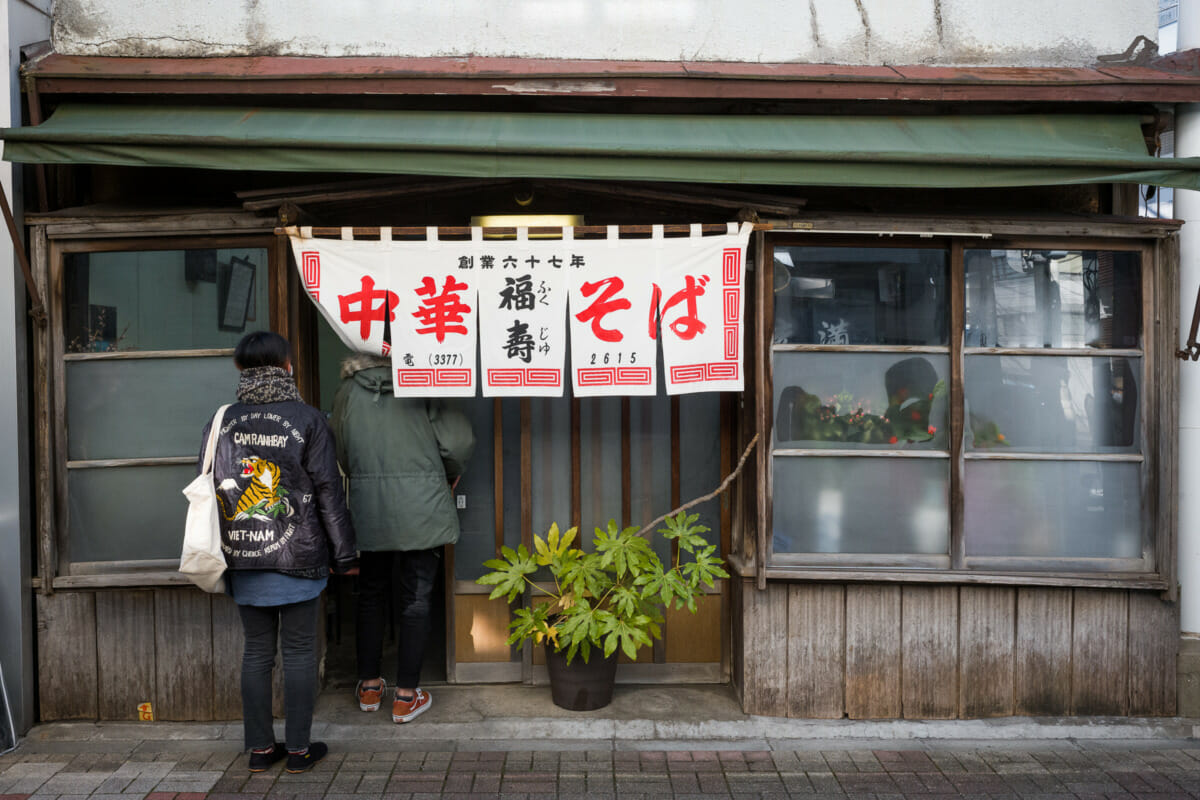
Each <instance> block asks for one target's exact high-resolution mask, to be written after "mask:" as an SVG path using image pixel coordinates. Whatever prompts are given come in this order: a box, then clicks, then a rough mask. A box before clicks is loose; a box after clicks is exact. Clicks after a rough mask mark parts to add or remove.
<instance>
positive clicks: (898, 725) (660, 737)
mask: <svg viewBox="0 0 1200 800" xmlns="http://www.w3.org/2000/svg"><path fill="white" fill-rule="evenodd" d="M379 719H380V721H381V722H382V721H383V719H382V718H379ZM313 736H314V738H318V739H324V740H329V741H339V742H379V743H385V742H387V743H409V744H413V743H417V744H420V743H429V742H467V741H480V742H491V743H502V742H507V743H509V744H510V745H511V748H512V749H521V747H522V744H523V743H533V742H560V743H562V742H595V741H606V740H614V741H627V742H662V743H670V742H692V743H703V742H739V741H747V740H755V741H759V742H763V741H775V740H790V741H796V742H804V741H817V740H819V741H829V742H842V741H851V740H876V741H881V740H882V741H888V740H894V741H899V740H918V741H938V740H945V741H964V740H971V741H978V742H1000V741H1006V742H1023V741H1030V740H1042V741H1052V740H1058V741H1062V740H1072V741H1095V742H1102V741H1116V740H1121V741H1144V742H1152V741H1155V740H1172V741H1179V740H1188V739H1193V740H1194V739H1200V720H1196V719H1188V718H1181V717H1176V718H1129V717H1121V718H1109V717H1084V718H1039V717H1006V718H1001V719H987V720H870V721H866V720H800V719H780V718H775V717H748V718H746V719H744V720H711V721H692V722H688V721H670V720H646V719H624V720H617V719H603V718H601V719H561V718H539V717H529V718H520V719H488V720H477V721H471V722H433V721H427V722H422V723H419V724H413V725H391V724H390V723H389V724H378V723H377V722H376V720H375V719H372V720H370V721H365V722H363V723H361V724H345V723H340V722H336V723H335V722H320V721H317V722H314V724H313ZM241 737H242V726H241V723H240V722H223V723H205V722H190V723H189V722H99V723H97V722H58V723H48V724H44V725H39V726H37V727H35V728H34V729H33V730H31V731H30V732H29V734H28V735H27V736H26V737H25V738H26V740H27V741H30V742H93V743H112V744H116V743H139V742H158V743H166V742H187V741H191V742H205V741H208V742H230V743H234V744H240V742H241Z"/></svg>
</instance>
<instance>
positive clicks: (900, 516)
mask: <svg viewBox="0 0 1200 800" xmlns="http://www.w3.org/2000/svg"><path fill="white" fill-rule="evenodd" d="M951 252H952V250H951V247H950V245H949V244H947V245H945V246H940V247H933V246H928V245H925V246H918V247H911V248H904V247H869V246H861V245H858V246H827V245H823V244H818V245H814V246H805V245H790V246H777V247H775V248H773V251H772V254H773V272H772V275H771V279H772V290H773V294H772V297H773V308H772V309H771V310H772V311H773V318H774V323H773V325H774V327H773V333H772V346H771V349H772V354H771V355H772V358H771V387H772V396H771V398H770V403H771V417H772V430H771V434H772V437H771V445H772V459H771V469H772V492H773V503H772V537H771V542H770V544H771V553H772V558H773V559H775V563H776V564H779V565H801V566H802V565H804V564H810V565H817V566H830V565H832V566H838V565H845V564H854V565H859V566H872V565H877V566H892V567H894V566H906V567H908V568H912V569H945V568H951V569H961V570H1009V571H1011V570H1021V571H1027V570H1052V571H1060V572H1098V571H1099V572H1103V571H1113V572H1120V571H1125V572H1134V571H1149V570H1151V569H1153V567H1154V564H1153V561H1152V559H1151V558H1150V555H1149V554H1150V553H1151V552H1152V547H1150V545H1149V542H1150V538H1151V536H1150V532H1148V531H1146V530H1145V522H1144V520H1145V518H1146V517H1145V510H1146V509H1145V503H1146V501H1145V499H1144V498H1143V496H1142V492H1143V486H1144V484H1145V478H1146V470H1145V452H1144V442H1143V437H1144V430H1145V422H1144V415H1145V406H1146V394H1147V392H1146V385H1145V378H1144V372H1145V369H1146V358H1145V354H1144V352H1143V350H1142V346H1143V340H1144V333H1143V324H1144V321H1143V318H1142V317H1143V314H1142V302H1143V297H1142V280H1143V264H1142V262H1141V253H1140V251H1137V250H1132V249H1131V250H1119V249H1113V250H1084V249H1070V248H1063V249H1045V248H1043V249H1035V248H1030V249H1020V248H1001V249H987V248H983V247H977V246H972V247H967V248H963V250H962V251H960V252H961V253H962V257H961V262H960V266H952V258H951ZM951 269H956V270H961V272H959V273H957V275H958V277H957V278H956V277H955V276H954V275H952V274H951ZM952 286H959V287H961V291H962V293H963V295H962V300H963V312H964V313H963V322H962V327H961V329H960V330H952V329H951V319H952V306H953V303H952V298H951V291H952V290H951V287H952ZM955 340H958V341H961V342H962V350H961V352H962V357H961V361H957V362H956V360H955V359H954V358H952V351H951V347H950V343H951V342H952V341H955ZM957 352H958V350H955V351H954V353H957ZM956 383H957V384H958V385H960V386H961V387H962V388H961V392H960V395H959V397H957V398H952V397H951V393H950V392H948V391H947V387H948V386H952V385H955V384H956ZM956 404H957V405H956ZM955 419H957V420H960V423H959V424H960V425H961V430H962V438H961V441H960V442H952V441H951V440H950V437H949V432H950V430H951V428H952V427H953V422H954V420H955ZM955 482H957V483H958V485H960V487H961V497H962V498H963V508H962V512H961V514H960V515H959V517H960V518H959V520H957V521H956V520H955V519H953V517H954V515H953V514H952V513H951V508H952V505H951V495H952V485H953V484H954V483H955ZM956 526H957V527H956ZM956 541H957V542H959V545H958V546H957V547H956V545H955V542H956ZM831 556H837V557H840V560H834V561H829V560H828V559H829V557H831Z"/></svg>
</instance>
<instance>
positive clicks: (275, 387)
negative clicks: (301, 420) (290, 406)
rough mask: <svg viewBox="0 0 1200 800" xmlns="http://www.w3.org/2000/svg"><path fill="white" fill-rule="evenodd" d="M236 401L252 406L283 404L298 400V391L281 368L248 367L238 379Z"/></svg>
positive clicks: (291, 379) (293, 382)
mask: <svg viewBox="0 0 1200 800" xmlns="http://www.w3.org/2000/svg"><path fill="white" fill-rule="evenodd" d="M237 399H238V402H241V403H245V404H246V405H252V406H257V405H262V404H264V403H285V402H287V401H288V400H299V399H300V390H299V389H297V388H296V381H295V380H293V378H292V376H291V375H289V374H288V371H287V370H286V369H284V368H283V367H250V368H249V369H244V370H242V374H241V377H239V378H238V387H237Z"/></svg>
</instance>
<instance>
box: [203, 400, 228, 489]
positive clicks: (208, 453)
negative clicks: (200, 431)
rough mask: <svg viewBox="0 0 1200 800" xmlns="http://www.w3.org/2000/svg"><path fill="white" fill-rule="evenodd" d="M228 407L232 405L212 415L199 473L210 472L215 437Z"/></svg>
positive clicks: (215, 447)
mask: <svg viewBox="0 0 1200 800" xmlns="http://www.w3.org/2000/svg"><path fill="white" fill-rule="evenodd" d="M230 405H232V403H226V404H225V405H223V406H221V407H220V408H218V409H217V413H216V414H214V415H213V421H212V427H211V428H210V429H209V431H208V443H207V444H206V445H205V446H204V469H202V470H201V473H206V472H212V465H213V453H214V452H215V451H216V449H217V435H218V434H219V433H220V431H221V423H222V422H224V421H225V409H227V408H229V406H230Z"/></svg>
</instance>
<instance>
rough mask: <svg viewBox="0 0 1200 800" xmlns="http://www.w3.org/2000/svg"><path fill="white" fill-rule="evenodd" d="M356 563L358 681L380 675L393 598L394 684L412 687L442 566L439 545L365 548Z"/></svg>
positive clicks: (418, 673)
mask: <svg viewBox="0 0 1200 800" xmlns="http://www.w3.org/2000/svg"><path fill="white" fill-rule="evenodd" d="M358 564H359V567H358V570H359V571H358V615H357V617H358V618H357V637H358V641H357V651H358V679H359V680H364V681H369V680H372V679H374V678H378V677H380V675H381V672H380V670H381V666H380V665H381V663H382V661H383V630H384V627H385V626H386V625H387V619H388V600H389V599H390V598H394V599H395V602H396V619H397V623H398V624H397V632H396V645H397V649H398V652H399V658H398V663H397V665H396V685H397V686H400V687H403V688H415V687H416V686H417V685H418V683H419V682H420V680H421V662H422V661H423V660H424V659H425V644H426V642H427V641H428V639H429V628H430V611H431V608H430V602H431V601H432V600H433V587H434V583H435V582H436V580H437V574H438V570H440V569H441V568H442V549H441V548H440V547H435V548H432V549H430V550H405V551H400V550H378V551H375V552H365V551H364V552H361V553H359V554H358Z"/></svg>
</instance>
